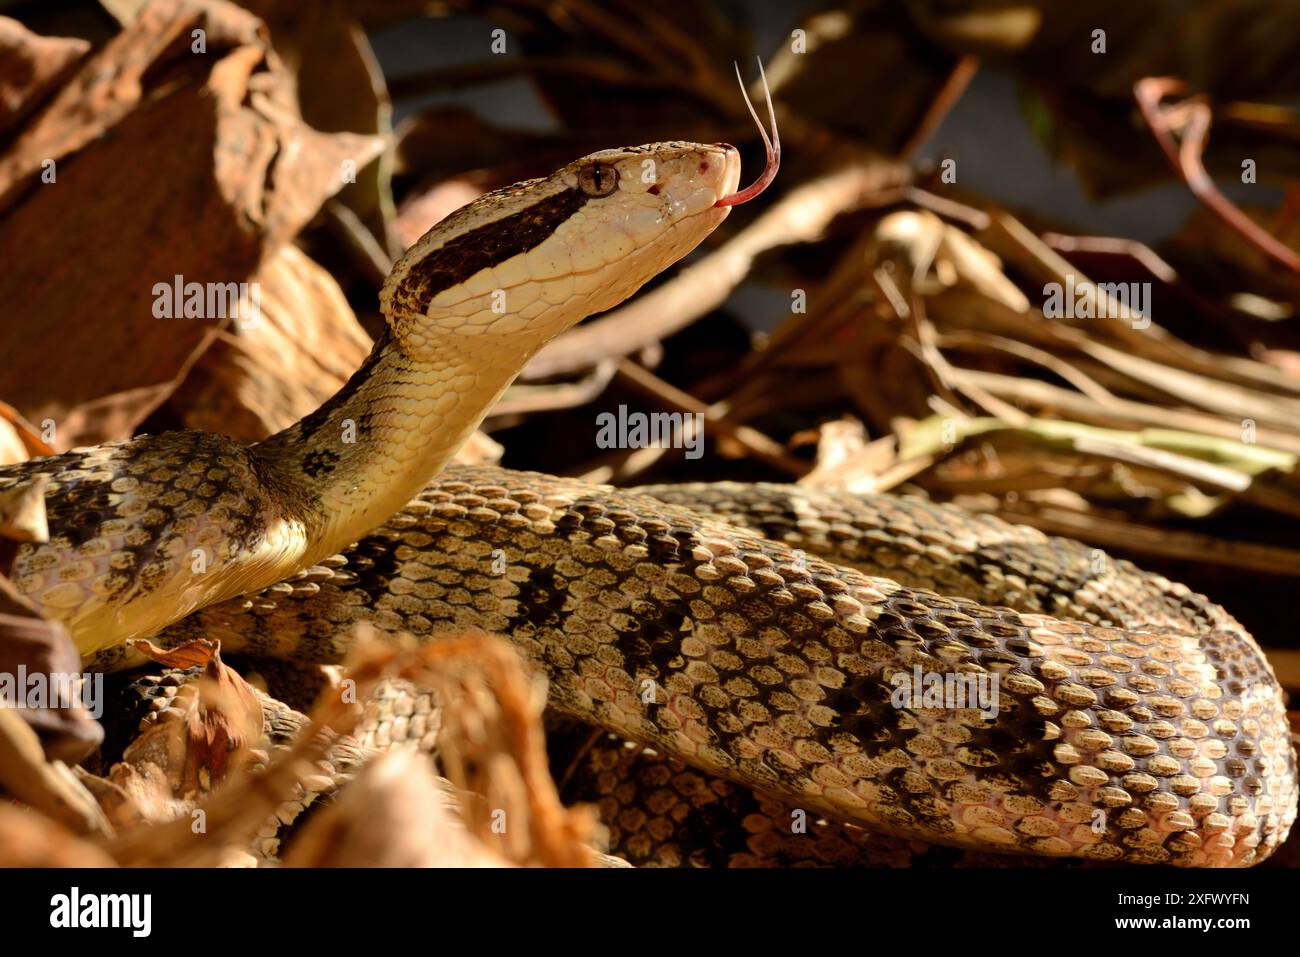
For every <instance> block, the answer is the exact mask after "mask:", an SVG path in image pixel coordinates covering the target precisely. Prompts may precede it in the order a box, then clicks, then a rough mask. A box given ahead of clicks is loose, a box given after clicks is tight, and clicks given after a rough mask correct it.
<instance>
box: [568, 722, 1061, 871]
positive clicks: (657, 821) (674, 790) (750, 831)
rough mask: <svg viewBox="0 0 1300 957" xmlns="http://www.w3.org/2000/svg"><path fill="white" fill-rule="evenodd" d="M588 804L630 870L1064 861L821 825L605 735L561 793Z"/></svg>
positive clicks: (608, 844) (812, 816)
mask: <svg viewBox="0 0 1300 957" xmlns="http://www.w3.org/2000/svg"><path fill="white" fill-rule="evenodd" d="M562 797H563V798H564V802H565V803H566V804H570V803H573V804H579V803H581V804H592V805H594V806H595V808H596V810H597V812H598V813H599V815H600V822H601V824H602V825H603V826H604V833H605V846H604V850H606V851H607V852H608V853H610V854H615V855H617V856H619V857H621V858H623V859H624V860H626V861H628V862H629V863H631V864H632V865H633V866H635V867H707V868H713V867H941V868H949V867H1042V866H1058V867H1060V866H1074V865H1077V864H1078V863H1079V862H1078V861H1076V860H1074V859H1072V858H1046V857H1026V856H1020V855H1012V854H993V853H988V852H983V851H973V850H959V849H956V848H949V847H942V846H940V845H937V844H926V843H925V842H923V841H910V840H907V839H906V838H901V837H894V836H892V835H889V834H880V833H876V832H874V831H868V830H866V829H865V828H861V827H858V826H856V825H853V824H839V823H837V822H834V821H828V820H826V819H825V818H822V817H820V816H818V815H817V814H816V813H815V812H809V811H807V810H806V809H804V808H799V807H795V806H792V805H791V804H789V803H788V802H783V801H780V800H778V799H777V798H774V797H771V796H769V795H765V794H759V793H757V792H755V791H751V790H750V789H748V788H745V787H741V786H740V785H737V784H732V783H731V782H730V781H726V780H723V779H722V778H718V777H714V776H712V775H709V774H704V773H702V772H700V771H697V770H695V769H694V768H692V767H689V766H688V765H686V764H684V763H683V762H681V761H678V760H676V759H673V758H665V757H663V756H662V755H659V754H656V753H655V752H654V751H652V750H646V749H642V748H640V747H638V746H636V745H632V744H630V743H628V742H622V741H618V740H615V739H613V738H607V739H606V740H603V741H600V742H598V743H596V744H595V745H593V746H592V747H590V749H588V750H587V751H586V752H585V754H583V755H582V758H581V760H580V762H579V763H578V765H577V767H576V770H575V772H574V773H573V775H572V776H571V778H570V779H569V781H568V784H567V786H566V787H565V789H564V792H563V794H562Z"/></svg>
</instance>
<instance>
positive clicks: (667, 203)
mask: <svg viewBox="0 0 1300 957" xmlns="http://www.w3.org/2000/svg"><path fill="white" fill-rule="evenodd" d="M739 180H740V155H739V153H738V152H737V151H736V149H735V147H733V146H730V145H728V144H726V143H715V144H704V143H653V144H649V145H646V146H632V147H625V148H622V149H612V150H602V151H601V152H598V153H592V154H591V155H590V156H584V157H583V158H582V159H579V160H576V161H575V162H573V163H570V164H568V165H567V166H564V167H563V168H561V169H559V170H557V171H556V172H555V173H553V174H551V175H550V176H548V177H545V178H542V179H536V180H529V181H527V182H523V183H517V184H515V185H514V186H509V187H506V188H505V189H500V190H496V191H495V192H492V193H487V194H486V195H484V196H481V197H479V198H478V199H477V200H475V201H474V202H473V203H470V204H469V205H468V206H465V207H463V208H461V209H459V210H457V211H456V212H454V213H452V214H451V215H450V216H448V217H447V218H446V219H445V220H443V221H442V222H441V223H439V224H437V225H436V226H434V227H433V229H431V230H430V231H429V232H428V233H426V234H425V235H424V236H423V237H422V238H421V239H420V240H419V241H418V242H417V243H416V244H415V245H414V246H412V247H411V248H410V249H409V250H408V251H407V253H406V255H404V256H403V257H402V259H401V260H400V261H399V262H398V263H397V265H396V266H395V267H394V268H393V270H392V272H391V273H390V275H389V278H388V281H387V282H386V283H385V284H384V289H383V292H382V293H381V294H380V300H381V303H382V305H383V308H384V312H385V314H386V315H387V317H388V320H389V323H390V325H391V326H392V328H393V331H394V333H395V334H396V336H397V338H398V340H399V341H400V342H401V343H402V346H403V348H404V349H405V350H406V351H407V352H408V354H411V355H413V356H418V355H420V354H422V353H424V354H432V353H433V352H435V351H436V350H437V349H438V348H441V347H445V345H446V339H447V337H448V336H453V337H455V338H456V339H458V340H461V341H460V346H459V347H460V348H465V347H470V348H472V347H473V346H474V345H477V344H479V343H481V344H482V345H483V346H484V347H488V344H489V343H491V344H492V345H491V348H492V349H494V350H497V351H498V352H499V351H500V350H501V348H502V347H505V346H509V347H511V351H512V352H513V351H514V350H516V349H518V350H521V351H523V352H525V353H527V352H531V351H533V350H535V349H537V348H540V346H541V345H542V344H543V343H545V342H546V341H547V340H548V339H550V338H551V337H553V336H555V335H557V334H558V333H560V332H562V331H563V330H565V329H566V328H568V327H569V326H572V325H574V324H575V323H577V322H578V321H580V320H581V319H583V318H584V317H586V316H588V315H591V314H592V313H596V312H601V311H603V310H605V309H609V308H611V307H613V306H615V305H617V304H618V303H620V302H622V301H623V300H624V299H626V298H627V297H628V296H630V295H632V294H633V293H634V292H636V291H637V290H638V289H639V288H641V286H642V285H643V284H644V283H645V282H646V281H648V280H649V279H650V278H652V277H653V276H655V275H656V274H658V273H659V272H661V271H663V270H664V269H666V268H667V267H668V266H670V265H672V264H673V263H675V262H676V261H677V260H679V259H681V258H682V257H683V256H685V255H686V254H687V253H689V252H690V251H691V250H692V249H694V248H695V247H696V246H697V245H698V244H699V243H700V241H701V240H703V239H704V237H706V236H708V235H709V233H711V232H712V231H713V230H714V229H715V228H716V227H717V226H718V224H719V223H721V222H722V220H723V219H725V218H726V216H727V214H728V212H729V210H728V209H727V208H726V207H725V206H722V207H719V206H717V205H716V204H717V202H718V200H720V199H722V198H723V197H726V196H729V195H731V194H733V193H734V192H735V190H736V187H737V185H738V183H739ZM470 339H476V340H478V342H472V341H471V342H466V341H465V340H470ZM440 344H441V345H440ZM515 354H518V353H517V352H516V353H515Z"/></svg>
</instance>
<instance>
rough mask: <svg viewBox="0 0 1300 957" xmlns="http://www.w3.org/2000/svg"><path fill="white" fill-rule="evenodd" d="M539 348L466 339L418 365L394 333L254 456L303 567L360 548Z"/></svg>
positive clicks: (440, 347) (451, 339)
mask: <svg viewBox="0 0 1300 957" xmlns="http://www.w3.org/2000/svg"><path fill="white" fill-rule="evenodd" d="M539 346H540V343H532V342H529V341H527V340H523V339H521V340H519V341H516V342H513V343H511V342H502V341H501V340H494V341H493V342H492V344H491V348H490V349H489V348H487V347H486V346H485V345H480V344H479V343H478V342H476V341H475V340H473V339H470V338H468V337H465V336H456V335H449V336H448V337H447V338H446V341H443V342H438V343H434V344H433V345H432V346H429V345H427V344H426V346H425V347H424V348H423V350H422V352H421V355H420V358H419V359H416V358H413V357H412V356H410V355H409V354H408V353H407V352H406V351H404V350H403V348H402V346H401V344H400V342H399V341H398V340H397V338H396V337H395V336H394V335H393V334H392V332H391V331H390V330H387V329H386V330H385V332H384V333H383V334H382V335H381V336H380V338H379V339H378V340H377V341H376V342H375V346H374V349H373V350H372V351H371V353H370V355H369V356H368V357H367V358H366V360H365V362H364V363H362V365H361V367H360V368H359V369H358V370H357V371H356V373H355V374H354V375H353V376H352V378H350V379H349V380H348V382H347V383H346V384H345V385H344V386H343V388H342V389H340V390H339V391H338V392H337V393H336V394H335V395H334V396H333V397H332V398H331V399H329V400H328V401H327V402H325V404H324V405H322V406H321V407H320V408H319V409H317V410H316V411H315V412H313V413H312V414H311V415H309V416H307V417H306V418H304V419H302V420H300V421H299V422H297V423H295V424H294V425H292V426H290V427H289V428H287V429H285V430H284V431H282V432H278V433H276V434H275V435H273V436H271V437H270V438H268V439H266V440H265V441H263V442H260V443H258V444H257V445H255V446H253V447H252V449H251V450H250V451H251V452H252V454H253V455H254V456H255V458H256V459H257V460H258V462H259V464H260V466H261V470H262V472H263V474H264V475H265V476H266V478H267V481H268V484H269V485H271V486H273V487H274V488H275V491H276V493H277V494H278V497H279V498H280V500H281V502H282V503H283V505H284V507H285V510H286V512H287V514H288V515H289V516H290V517H292V518H293V519H295V520H297V521H300V522H301V523H302V525H303V527H304V529H305V531H306V550H305V552H304V554H303V556H302V559H301V561H302V563H303V564H310V563H312V562H315V561H319V560H320V559H321V558H323V557H325V556H327V555H331V554H334V553H335V552H337V551H339V550H340V549H342V548H345V547H346V546H348V545H350V544H351V543H352V542H354V541H356V540H357V539H358V538H360V537H361V536H362V535H364V534H365V533H366V532H368V531H370V530H371V529H373V528H375V527H376V526H377V525H379V524H380V523H382V522H383V521H384V520H385V519H387V518H388V517H389V516H391V515H392V514H393V513H395V512H396V511H397V510H398V509H400V508H401V507H402V506H403V505H405V504H406V503H407V502H408V501H409V500H410V499H411V498H413V497H414V496H415V495H416V493H417V492H419V490H420V489H421V488H422V487H423V486H424V484H425V483H426V482H428V480H429V479H430V478H432V477H433V476H434V475H435V474H436V473H437V472H438V470H439V469H441V468H442V466H443V465H445V464H446V463H447V462H448V461H449V460H450V459H451V457H452V456H453V455H455V454H456V452H457V450H459V449H460V447H461V445H462V444H464V442H465V440H466V439H467V438H469V436H470V434H471V433H472V432H473V431H474V430H475V429H476V428H477V427H478V425H479V423H480V422H482V420H483V418H484V417H485V416H486V415H487V413H488V412H489V411H490V410H491V408H492V407H493V405H495V404H496V401H497V399H498V398H500V396H501V394H502V393H503V392H504V391H505V390H506V387H507V386H509V385H510V383H511V381H513V379H514V377H515V375H516V374H517V373H518V371H519V369H521V368H522V367H523V365H524V363H525V362H527V360H528V358H529V357H530V356H531V355H532V353H533V352H535V351H536V349H537V348H538V347H539Z"/></svg>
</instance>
